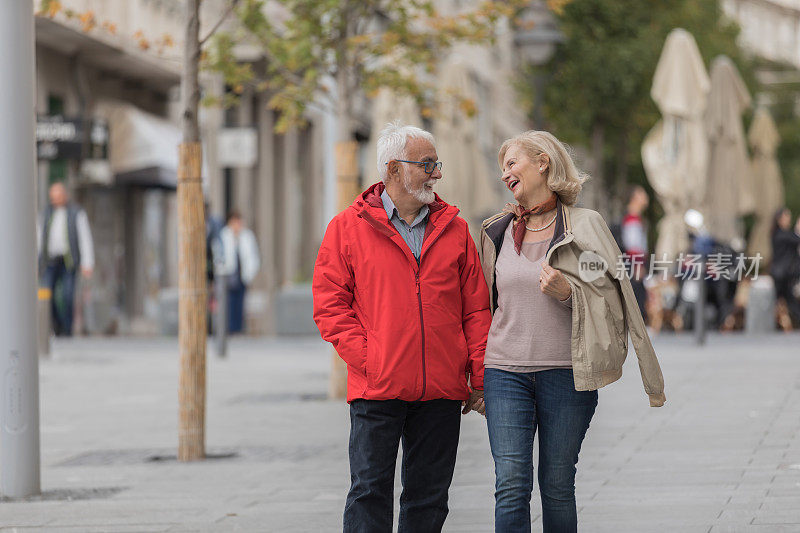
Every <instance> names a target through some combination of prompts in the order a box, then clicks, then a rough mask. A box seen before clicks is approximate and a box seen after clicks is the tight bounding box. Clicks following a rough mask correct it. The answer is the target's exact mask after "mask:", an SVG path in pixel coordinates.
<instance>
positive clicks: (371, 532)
mask: <svg viewBox="0 0 800 533" xmlns="http://www.w3.org/2000/svg"><path fill="white" fill-rule="evenodd" d="M460 427H461V402H460V401H457V400H430V401H426V402H404V401H401V400H383V401H377V400H354V401H353V402H352V403H351V404H350V492H349V493H348V495H347V503H346V504H345V508H344V529H343V531H345V532H346V533H355V532H358V533H384V532H386V533H391V531H392V514H393V506H394V471H395V463H396V461H397V446H398V444H399V443H400V441H401V440H402V441H403V459H402V461H403V463H402V467H401V481H402V484H403V492H402V494H401V495H400V520H399V529H398V532H399V533H430V532H439V531H441V530H442V526H443V525H444V520H445V518H446V517H447V511H448V508H447V491H448V489H449V488H450V482H451V481H452V479H453V469H454V468H455V465H456V449H457V448H458V434H459V430H460Z"/></svg>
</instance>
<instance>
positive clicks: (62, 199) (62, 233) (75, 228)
mask: <svg viewBox="0 0 800 533" xmlns="http://www.w3.org/2000/svg"><path fill="white" fill-rule="evenodd" d="M49 197H50V203H49V204H48V206H47V208H45V211H44V213H43V215H42V219H41V225H40V233H39V274H40V276H41V279H42V285H43V286H44V287H47V288H48V289H50V291H51V294H52V299H51V302H52V314H53V331H54V333H55V334H56V335H57V336H65V337H69V336H71V335H72V318H73V309H74V305H75V281H76V280H75V277H76V274H77V272H78V270H79V269H80V271H81V273H82V274H83V277H84V278H87V279H88V278H90V277H91V276H92V272H93V271H94V247H93V245H92V233H91V230H90V229H89V218H88V217H87V216H86V211H84V210H83V209H82V208H81V206H79V205H78V204H76V203H75V202H71V201H70V199H69V195H68V194H67V189H66V187H64V184H63V183H60V182H59V183H54V184H53V185H51V186H50V190H49ZM57 287H60V288H61V298H60V299H59V298H56V288H57Z"/></svg>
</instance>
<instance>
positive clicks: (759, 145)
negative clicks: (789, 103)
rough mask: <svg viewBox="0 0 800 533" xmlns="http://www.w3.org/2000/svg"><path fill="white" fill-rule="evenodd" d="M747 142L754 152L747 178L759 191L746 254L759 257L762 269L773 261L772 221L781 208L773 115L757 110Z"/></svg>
mask: <svg viewBox="0 0 800 533" xmlns="http://www.w3.org/2000/svg"><path fill="white" fill-rule="evenodd" d="M747 141H748V143H749V144H750V148H751V149H752V151H753V158H752V162H751V166H750V176H751V177H752V179H753V182H754V184H755V187H757V189H758V195H754V198H755V206H754V207H755V209H754V214H755V215H756V222H755V226H753V231H752V233H751V234H750V239H749V243H748V247H747V253H748V255H750V256H755V255H756V254H757V253H760V254H761V255H762V256H763V258H764V259H763V263H762V266H763V265H764V264H766V263H769V261H770V260H771V259H772V243H771V242H770V229H771V226H772V217H773V215H774V214H775V212H776V211H777V210H778V208H780V207H781V206H783V205H784V196H783V194H784V193H783V180H781V169H780V167H779V166H778V160H777V159H776V157H775V151H776V150H777V149H778V145H779V144H780V137H779V136H778V128H776V127H775V122H774V121H773V120H772V115H770V113H769V111H768V110H767V109H766V108H765V107H759V108H758V109H756V112H755V115H754V116H753V123H752V124H751V125H750V131H748V132H747Z"/></svg>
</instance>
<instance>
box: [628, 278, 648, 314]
mask: <svg viewBox="0 0 800 533" xmlns="http://www.w3.org/2000/svg"><path fill="white" fill-rule="evenodd" d="M631 287H632V288H633V295H634V296H635V297H636V303H637V304H638V305H639V311H640V312H641V313H642V318H643V319H644V323H645V324H647V289H646V288H645V286H644V281H642V280H640V279H635V278H631Z"/></svg>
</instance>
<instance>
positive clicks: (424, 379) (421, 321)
mask: <svg viewBox="0 0 800 533" xmlns="http://www.w3.org/2000/svg"><path fill="white" fill-rule="evenodd" d="M359 216H362V217H363V218H367V217H369V218H370V219H371V220H372V221H374V222H375V224H376V225H378V226H381V227H382V228H385V229H387V230H388V229H389V228H386V227H385V226H384V225H383V224H381V223H380V222H378V221H377V220H376V219H375V217H373V216H372V215H370V214H369V213H366V214H361V215H359ZM456 216H458V212H456V214H455V215H454V216H453V218H451V219H450V220H449V221H448V222H447V223H446V224H445V225H444V226H442V230H441V231H440V232H439V233H437V234H436V237H434V239H433V241H431V244H430V246H428V249H430V247H431V246H433V243H434V242H436V240H437V239H438V238H439V236H440V235H441V234H442V233H444V230H445V229H447V226H449V225H450V222H452V221H453V219H454V218H455V217H456ZM428 223H429V224H430V220H428ZM381 232H382V233H384V234H385V235H386V236H387V237H389V238H391V237H392V235H393V233H392V232H391V230H389V232H388V233H386V232H383V231H381ZM424 244H425V243H424V242H423V245H424ZM428 249H426V250H425V251H427V250H428ZM423 255H424V254H423V253H420V256H419V260H418V261H417V268H416V270H415V271H414V285H415V288H416V292H417V306H418V307H419V329H420V341H421V346H422V394H420V395H419V398H417V399H416V400H415V401H417V402H418V401H420V400H422V398H424V397H425V389H426V388H427V379H428V377H427V373H426V372H425V317H424V316H423V314H422V293H421V291H420V282H419V272H420V268H421V265H422V256H423Z"/></svg>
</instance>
